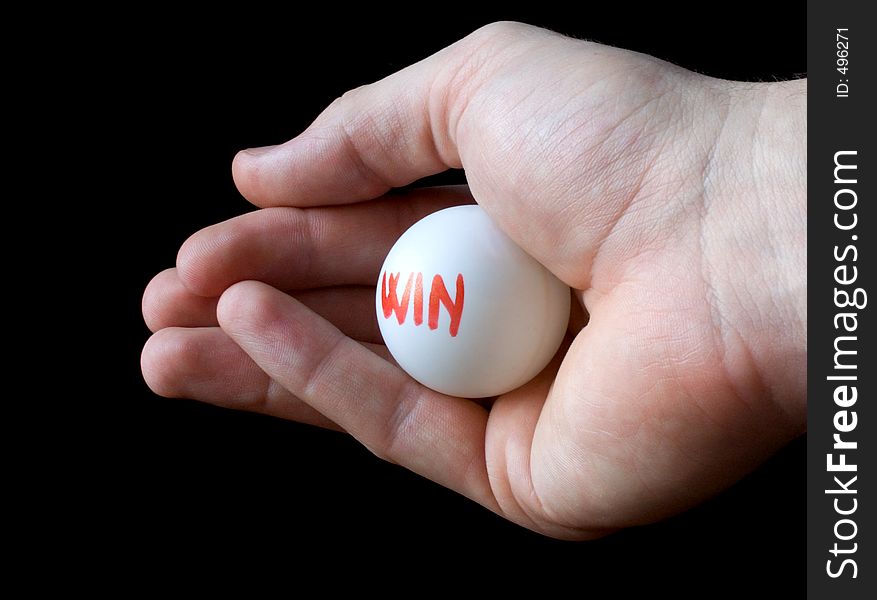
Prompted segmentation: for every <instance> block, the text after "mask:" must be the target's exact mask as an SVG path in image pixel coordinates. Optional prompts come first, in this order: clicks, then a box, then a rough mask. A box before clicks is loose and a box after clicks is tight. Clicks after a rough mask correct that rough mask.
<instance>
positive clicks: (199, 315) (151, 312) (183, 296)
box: [142, 269, 218, 332]
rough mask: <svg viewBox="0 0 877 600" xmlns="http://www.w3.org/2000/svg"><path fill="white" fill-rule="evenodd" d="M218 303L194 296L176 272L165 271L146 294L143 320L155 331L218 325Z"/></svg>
mask: <svg viewBox="0 0 877 600" xmlns="http://www.w3.org/2000/svg"><path fill="white" fill-rule="evenodd" d="M217 300H218V298H206V297H204V296H198V295H195V294H193V293H192V292H190V291H189V289H188V288H187V287H186V286H185V285H183V282H182V281H181V280H180V277H179V273H178V272H177V270H176V269H165V270H164V271H162V272H161V273H159V274H158V275H156V276H155V277H153V278H152V281H150V282H149V285H147V286H146V291H145V292H143V302H142V310H143V320H144V321H146V326H147V327H149V330H150V331H152V332H156V331H158V330H160V329H164V328H165V327H211V326H216V324H217V323H216V302H217Z"/></svg>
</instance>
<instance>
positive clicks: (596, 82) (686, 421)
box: [142, 23, 807, 539]
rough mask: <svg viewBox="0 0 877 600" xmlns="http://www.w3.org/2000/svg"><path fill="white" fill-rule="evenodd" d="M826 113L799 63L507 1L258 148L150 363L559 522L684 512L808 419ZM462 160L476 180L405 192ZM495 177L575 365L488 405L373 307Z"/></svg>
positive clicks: (168, 313)
mask: <svg viewBox="0 0 877 600" xmlns="http://www.w3.org/2000/svg"><path fill="white" fill-rule="evenodd" d="M805 113H806V81H804V80H799V81H791V82H781V83H756V84H753V83H739V82H730V81H723V80H717V79H712V78H709V77H705V76H702V75H699V74H696V73H692V72H689V71H686V70H683V69H680V68H678V67H675V66H673V65H670V64H667V63H665V62H662V61H660V60H657V59H655V58H652V57H649V56H645V55H641V54H636V53H632V52H628V51H624V50H620V49H616V48H609V47H605V46H601V45H599V44H594V43H589V42H583V41H578V40H572V39H568V38H565V37H562V36H559V35H557V34H554V33H550V32H547V31H544V30H541V29H537V28H534V27H529V26H526V25H520V24H514V23H498V24H493V25H489V26H487V27H485V28H482V29H480V30H478V31H476V32H475V33H473V34H471V35H470V36H468V37H466V38H465V39H463V40H461V41H460V42H458V43H456V44H454V45H452V46H450V47H448V48H446V49H444V50H442V51H441V52H439V53H437V54H435V55H433V56H431V57H429V58H427V59H425V60H424V61H421V62H420V63H417V64H415V65H412V66H411V67H408V68H407V69H404V70H402V71H400V72H398V73H396V74H393V75H391V76H389V77H387V78H386V79H384V80H382V81H379V82H377V83H374V84H371V85H368V86H364V87H361V88H358V89H356V90H353V91H351V92H348V93H347V94H345V95H344V96H342V97H341V98H339V99H338V100H336V101H335V102H334V103H332V104H331V105H330V106H329V107H328V108H327V109H326V110H325V111H324V112H323V113H322V114H321V115H320V116H319V117H318V118H317V120H316V121H315V122H314V123H313V124H312V125H311V126H310V127H309V128H308V129H307V130H306V131H305V132H303V133H302V134H301V135H299V136H298V137H296V138H294V139H293V140H290V141H289V142H286V143H285V144H282V145H279V146H273V147H268V148H259V149H252V150H245V151H243V152H241V153H239V154H238V156H237V157H236V158H235V160H234V164H233V173H234V178H235V182H236V184H237V187H238V189H239V190H240V192H241V193H242V194H243V195H244V196H245V197H246V198H247V199H248V200H250V201H251V202H252V203H253V204H255V205H256V206H258V207H260V208H261V210H258V211H255V212H252V213H249V214H246V215H243V216H240V217H236V218H234V219H231V220H230V221H226V222H224V223H219V224H217V225H213V226H211V227H208V228H206V229H203V230H201V231H199V232H197V233H196V234H194V235H193V236H192V237H191V238H190V239H189V240H187V241H186V242H185V244H183V247H182V248H181V249H180V252H179V256H178V259H177V266H176V268H175V269H169V270H166V271H164V272H162V273H160V274H158V275H157V276H156V277H155V278H154V279H153V281H152V282H151V283H150V284H149V286H148V288H147V290H146V293H145V295H144V299H143V313H144V317H145V319H146V322H147V324H148V325H149V327H150V329H151V330H152V331H153V332H154V335H153V336H152V337H151V338H150V339H149V341H148V342H147V344H146V347H145V348H144V350H143V356H142V368H143V374H144V377H145V379H146V382H147V384H148V385H149V386H150V387H151V388H152V389H153V390H154V391H155V392H156V393H158V394H160V395H162V396H169V397H185V398H194V399H198V400H203V401H206V402H211V403H214V404H218V405H221V406H227V407H232V408H238V409H245V410H254V411H260V412H264V413H268V414H271V415H276V416H278V417H282V418H287V419H293V420H297V421H302V422H306V423H312V424H316V425H321V426H325V427H332V428H336V429H341V430H343V431H346V432H347V433H349V434H350V435H353V436H354V437H355V438H356V439H358V440H359V441H360V442H362V443H363V444H365V445H366V446H367V447H368V448H369V449H370V450H372V451H373V452H374V453H375V454H376V455H377V456H379V457H381V458H383V459H386V460H389V461H392V462H395V463H398V464H400V465H402V466H404V467H407V468H409V469H411V470H413V471H415V472H417V473H420V474H422V475H423V476H425V477H428V478H430V479H432V480H434V481H436V482H438V483H440V484H442V485H445V486H447V487H449V488H451V489H454V490H456V491H458V492H460V493H461V494H464V495H466V496H468V497H469V498H471V499H473V500H475V501H476V502H479V503H481V504H483V505H484V506H486V507H487V508H489V509H490V510H493V511H495V512H497V513H499V514H501V515H503V516H504V517H506V518H508V519H510V520H512V521H514V522H516V523H519V524H521V525H523V526H525V527H529V528H531V529H534V530H536V531H539V532H542V533H544V534H546V535H550V536H554V537H559V538H569V539H588V538H593V537H598V536H600V535H604V534H605V533H607V532H610V531H613V530H615V529H618V528H621V527H627V526H631V525H636V524H642V523H648V522H652V521H655V520H657V519H661V518H663V517H666V516H668V515H671V514H674V513H677V512H679V511H682V510H684V509H686V508H688V507H690V506H692V505H694V504H696V503H698V502H700V501H702V500H704V499H705V498H707V497H709V496H710V495H712V494H714V493H716V492H717V491H719V490H721V489H723V488H725V487H726V486H728V485H730V484H731V483H733V482H734V481H736V480H738V479H739V478H740V477H741V476H743V475H744V474H745V473H747V472H749V471H750V470H752V469H753V468H754V467H756V466H757V465H758V464H759V463H760V462H762V461H763V460H764V459H765V458H767V457H768V456H770V455H771V454H772V453H773V452H775V451H776V450H777V449H779V448H780V447H782V446H783V445H784V444H786V443H788V442H789V441H790V440H792V439H793V438H794V437H796V436H798V435H799V434H801V433H802V432H804V430H805V427H806V387H805V381H806V379H805V364H806V337H807V332H806V320H805V316H806V293H805V292H806V283H807V282H806V270H805V267H806V254H805V247H806V228H805V221H806V205H805V202H806V188H805V175H804V173H805V166H806V145H805V143H806V121H805V117H806V114H805ZM459 167H464V168H465V170H466V175H467V179H468V182H469V186H468V188H450V189H449V188H444V189H425V190H417V191H412V192H408V193H405V194H398V193H394V194H390V195H387V192H388V191H389V190H391V189H392V188H395V187H399V186H403V185H405V184H408V183H410V182H412V181H415V180H417V179H419V178H421V177H423V176H426V175H429V174H433V173H437V172H440V171H443V170H445V169H447V168H459ZM473 197H474V198H476V199H477V201H478V203H479V204H480V205H481V206H483V207H484V209H485V210H486V211H487V212H488V213H489V214H490V215H491V216H492V217H493V219H495V221H496V222H497V223H498V224H499V225H500V227H502V228H503V229H504V230H505V231H506V232H507V233H508V235H509V236H510V237H511V238H512V239H514V240H515V241H516V242H517V243H518V244H520V245H521V247H523V248H524V249H525V250H526V251H527V252H529V253H530V254H532V255H533V256H534V257H535V258H537V259H538V260H539V261H540V262H542V263H543V264H544V265H546V267H548V268H549V269H550V270H551V271H553V272H554V273H555V274H556V275H557V276H558V277H559V278H560V279H561V280H563V281H564V282H566V283H567V284H568V285H569V286H570V287H571V288H573V290H574V296H575V298H576V299H577V300H578V302H574V305H575V306H574V309H576V310H574V311H573V313H574V314H573V316H572V319H571V322H570V332H569V335H568V336H567V341H566V343H565V344H564V347H563V348H562V349H561V351H560V352H559V353H558V355H557V356H556V357H555V360H554V361H553V362H552V364H551V365H550V366H549V367H547V368H546V370H545V371H544V372H543V373H542V374H541V375H539V376H538V377H537V378H536V379H535V380H533V381H532V382H531V383H529V384H527V385H525V386H524V387H522V388H520V389H518V390H515V391H514V392H511V393H509V394H506V395H503V396H500V397H498V398H496V399H494V400H493V401H492V402H491V401H487V402H473V401H471V400H464V399H459V398H453V397H449V396H444V395H442V394H438V393H436V392H433V391H431V390H428V389H426V388H424V387H422V386H420V385H419V384H417V383H416V382H415V381H413V380H412V379H411V378H409V377H408V376H407V375H406V374H405V373H404V372H402V371H401V370H400V369H399V368H398V367H397V366H395V365H394V364H393V363H392V362H391V360H390V359H389V355H388V353H387V351H386V348H385V347H383V346H382V345H381V344H380V335H379V333H378V330H377V322H376V318H375V315H374V296H373V294H374V282H375V281H376V279H377V275H378V270H379V268H380V265H381V263H382V261H383V258H384V256H385V255H386V253H387V251H388V250H389V248H390V246H391V245H392V244H393V242H394V241H395V240H396V238H397V237H398V236H399V235H400V234H401V233H402V232H403V231H404V230H405V229H407V227H408V226H410V225H411V224H412V223H414V222H415V221H417V220H418V219H419V218H421V217H423V216H425V215H427V214H429V213H431V212H433V211H435V210H439V209H441V208H444V207H447V206H451V205H454V204H459V203H464V202H471V201H472V198H473ZM585 321H587V326H584V327H583V325H584V323H585Z"/></svg>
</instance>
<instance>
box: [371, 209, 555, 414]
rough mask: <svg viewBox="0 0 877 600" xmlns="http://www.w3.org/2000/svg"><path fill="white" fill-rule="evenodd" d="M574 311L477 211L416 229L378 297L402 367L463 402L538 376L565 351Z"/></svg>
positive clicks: (433, 219) (383, 275) (397, 249)
mask: <svg viewBox="0 0 877 600" xmlns="http://www.w3.org/2000/svg"><path fill="white" fill-rule="evenodd" d="M569 306H570V293H569V288H568V287H567V286H566V285H565V284H563V283H562V282H561V281H560V280H559V279H557V277H555V276H554V275H552V274H551V272H549V271H548V269H546V268H545V267H544V266H542V265H541V264H540V263H539V262H537V261H536V259H534V258H533V257H532V256H530V255H529V254H527V253H526V252H524V251H523V250H522V249H521V248H520V247H519V246H517V245H516V244H515V243H514V242H513V241H512V240H511V239H509V237H508V236H507V235H506V234H505V233H503V232H502V230H500V229H499V227H498V226H497V225H496V224H495V223H494V222H493V221H492V220H491V219H490V217H488V216H487V213H485V212H484V210H482V209H481V208H480V207H478V206H474V205H472V206H455V207H452V208H446V209H444V210H440V211H438V212H435V213H433V214H431V215H429V216H427V217H425V218H423V219H421V220H420V221H418V222H417V223H415V224H414V225H412V226H411V227H410V228H409V229H408V231H406V232H405V233H404V234H402V237H400V238H399V240H398V241H397V242H396V244H395V245H394V246H393V247H392V249H391V250H390V253H389V254H388V255H387V258H386V260H384V265H383V267H382V268H381V272H380V275H379V276H378V285H377V293H376V294H375V307H376V309H377V314H378V323H379V326H380V330H381V335H382V336H383V338H384V342H385V343H386V344H387V348H388V349H389V350H390V353H391V354H392V355H393V358H394V359H396V362H397V363H399V366H400V367H402V369H404V370H405V372H407V373H408V374H409V375H411V377H413V378H414V379H416V380H417V381H419V382H420V383H422V384H423V385H425V386H426V387H429V388H432V389H433V390H436V391H438V392H442V393H444V394H449V395H452V396H461V397H464V398H483V397H487V396H496V395H498V394H502V393H504V392H508V391H511V390H513V389H515V388H517V387H520V386H521V385H523V384H525V383H527V382H528V381H529V380H531V379H532V378H533V377H535V376H536V375H537V374H538V373H539V372H540V371H541V370H542V369H543V368H545V366H546V365H547V364H548V362H549V361H550V360H551V358H552V356H554V354H555V352H557V349H558V347H559V346H560V343H561V341H562V339H563V336H564V333H565V332H566V328H567V323H568V321H569Z"/></svg>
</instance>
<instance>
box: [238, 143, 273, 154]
mask: <svg viewBox="0 0 877 600" xmlns="http://www.w3.org/2000/svg"><path fill="white" fill-rule="evenodd" d="M276 147H277V146H276V145H274V146H260V147H258V148H246V149H244V150H241V152H243V153H244V154H249V155H250V156H262V155H263V154H267V153H268V152H271V151H272V150H273V149H274V148H276Z"/></svg>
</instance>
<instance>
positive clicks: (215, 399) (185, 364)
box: [141, 327, 367, 429]
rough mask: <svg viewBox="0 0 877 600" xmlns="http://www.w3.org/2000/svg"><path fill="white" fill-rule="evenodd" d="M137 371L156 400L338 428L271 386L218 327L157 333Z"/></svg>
mask: <svg viewBox="0 0 877 600" xmlns="http://www.w3.org/2000/svg"><path fill="white" fill-rule="evenodd" d="M364 351H366V352H367V350H364ZM141 368H142V371H143V377H144V379H145V380H146V384H147V385H148V386H149V387H150V389H152V391H154V392H155V393H156V394H158V395H160V396H165V397H168V398H189V399H192V400H201V401H203V402H209V403H210V404H216V405H218V406H223V407H226V408H235V409H242V410H250V411H255V412H262V413H268V414H272V415H277V416H282V417H283V418H285V419H289V420H292V421H299V422H301V423H309V424H311V425H318V426H320V427H328V428H331V429H338V426H337V425H335V424H334V423H333V422H332V421H331V420H329V419H327V418H326V417H324V416H323V415H321V414H320V413H319V412H317V411H316V410H314V409H313V408H311V407H310V406H308V405H307V404H305V403H304V402H301V401H300V400H299V399H298V398H296V397H295V396H293V395H292V394H290V393H289V392H288V391H287V390H286V389H285V388H284V387H283V386H280V385H277V384H276V383H274V382H273V381H272V380H271V379H270V378H269V377H268V375H266V374H265V372H264V371H263V370H262V369H260V368H259V367H258V366H257V365H256V363H254V362H253V360H252V359H251V358H250V357H249V356H247V355H246V353H244V351H243V350H241V349H240V347H239V346H238V345H237V344H235V343H234V342H233V341H232V340H231V339H230V338H229V337H228V336H227V335H226V334H225V333H223V331H222V330H221V329H219V328H218V327H206V328H201V329H182V328H176V327H170V328H166V329H162V330H161V331H159V332H158V333H156V334H155V335H153V336H152V337H151V338H149V341H148V342H147V343H146V346H145V347H144V348H143V354H142V356H141Z"/></svg>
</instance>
